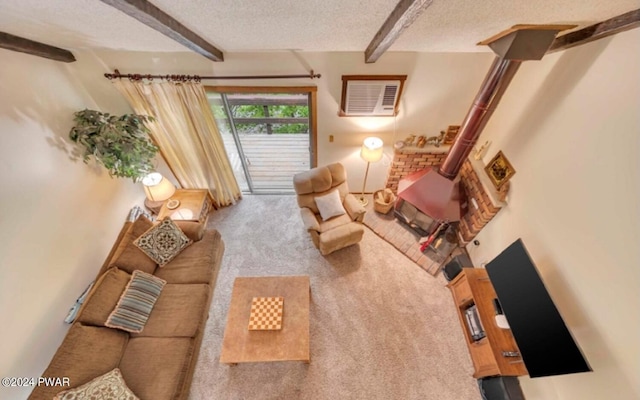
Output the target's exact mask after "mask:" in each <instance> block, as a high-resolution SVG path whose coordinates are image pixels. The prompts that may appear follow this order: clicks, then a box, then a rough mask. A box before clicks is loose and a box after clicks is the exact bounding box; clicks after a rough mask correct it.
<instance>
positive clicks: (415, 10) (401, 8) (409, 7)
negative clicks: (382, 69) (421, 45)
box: [364, 0, 433, 63]
mask: <svg viewBox="0 0 640 400" xmlns="http://www.w3.org/2000/svg"><path fill="white" fill-rule="evenodd" d="M432 2H433V0H400V2H399V3H398V5H396V8H394V9H393V11H392V12H391V14H389V17H387V20H386V21H384V24H382V26H381V27H380V29H379V30H378V33H376V35H375V36H374V37H373V40H371V43H369V46H367V49H366V50H365V52H364V61H365V62H367V63H374V62H376V61H377V60H378V58H380V56H381V55H382V54H383V53H384V52H385V51H387V49H388V48H389V47H390V46H391V45H392V44H393V42H395V41H396V39H398V37H400V34H401V33H402V32H403V31H404V30H405V29H407V28H408V27H409V26H410V25H411V24H412V23H413V21H415V20H416V19H417V18H418V16H419V15H420V14H422V12H423V11H424V10H426V9H427V7H429V6H430V5H431V3H432Z"/></svg>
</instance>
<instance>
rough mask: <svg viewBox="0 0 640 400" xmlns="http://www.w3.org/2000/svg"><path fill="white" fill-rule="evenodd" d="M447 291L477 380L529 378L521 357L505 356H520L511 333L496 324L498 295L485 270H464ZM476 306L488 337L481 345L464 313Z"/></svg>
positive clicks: (481, 341) (481, 340)
mask: <svg viewBox="0 0 640 400" xmlns="http://www.w3.org/2000/svg"><path fill="white" fill-rule="evenodd" d="M447 287H448V288H449V289H451V294H452V295H453V301H454V302H455V304H456V309H457V311H458V317H459V318H460V324H461V325H462V331H463V332H464V336H465V340H466V342H467V347H468V348H469V353H470V354H471V360H472V361H473V366H474V369H475V372H474V374H473V377H474V378H483V377H487V376H495V375H502V376H521V375H527V368H526V367H525V365H524V362H523V361H522V357H520V356H517V357H513V356H511V357H509V356H505V355H504V354H503V352H517V353H518V354H519V353H520V350H519V349H518V346H517V345H516V341H515V339H514V338H513V334H512V333H511V330H510V329H502V328H499V327H498V325H497V324H496V321H495V311H494V308H493V302H492V301H493V299H494V298H496V297H497V296H496V292H495V291H494V289H493V285H492V284H491V281H489V277H488V275H487V271H486V270H485V269H484V268H463V269H462V272H460V274H458V276H456V277H455V278H454V279H453V280H452V281H451V282H450V283H449V284H448V285H447ZM474 304H475V305H476V308H477V311H478V315H479V317H480V321H481V323H482V326H483V327H484V331H485V333H486V336H485V337H484V338H482V339H480V340H478V341H475V340H473V338H472V337H471V332H470V330H469V328H468V327H467V322H466V319H465V316H464V311H465V310H466V309H467V308H469V307H470V306H472V305H474Z"/></svg>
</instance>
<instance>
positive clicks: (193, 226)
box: [173, 220, 207, 242]
mask: <svg viewBox="0 0 640 400" xmlns="http://www.w3.org/2000/svg"><path fill="white" fill-rule="evenodd" d="M173 222H175V224H176V225H177V226H178V228H180V230H181V231H182V232H184V234H185V235H187V237H188V238H189V239H191V240H193V241H194V242H197V241H199V240H202V236H203V235H204V231H205V229H206V227H207V225H206V224H204V223H202V222H200V221H183V220H175V221H173Z"/></svg>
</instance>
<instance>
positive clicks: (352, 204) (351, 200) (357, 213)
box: [344, 193, 367, 222]
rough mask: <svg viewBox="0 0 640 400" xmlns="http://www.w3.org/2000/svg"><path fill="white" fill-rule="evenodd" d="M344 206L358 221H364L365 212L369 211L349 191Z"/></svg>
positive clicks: (353, 219) (352, 218) (353, 218)
mask: <svg viewBox="0 0 640 400" xmlns="http://www.w3.org/2000/svg"><path fill="white" fill-rule="evenodd" d="M344 208H345V210H347V213H348V214H349V216H350V217H351V220H352V221H357V222H362V221H363V220H364V213H365V212H367V210H365V209H364V206H363V205H362V204H361V203H360V202H359V201H358V199H356V197H355V196H354V195H352V194H351V193H348V194H347V195H346V196H345V197H344Z"/></svg>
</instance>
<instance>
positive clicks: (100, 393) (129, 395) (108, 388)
mask: <svg viewBox="0 0 640 400" xmlns="http://www.w3.org/2000/svg"><path fill="white" fill-rule="evenodd" d="M78 399H90V400H113V399H118V400H140V399H139V398H138V397H137V396H136V395H135V394H133V392H132V391H131V389H129V388H128V387H127V384H126V383H125V381H124V378H123V377H122V374H121V373H120V370H119V369H118V368H114V369H112V370H111V371H109V372H107V373H106V374H104V375H100V376H99V377H97V378H95V379H92V380H90V381H89V382H87V383H85V384H84V385H80V386H78V387H75V388H72V389H68V390H63V391H62V392H60V393H58V395H57V396H56V397H55V398H54V399H53V400H78Z"/></svg>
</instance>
